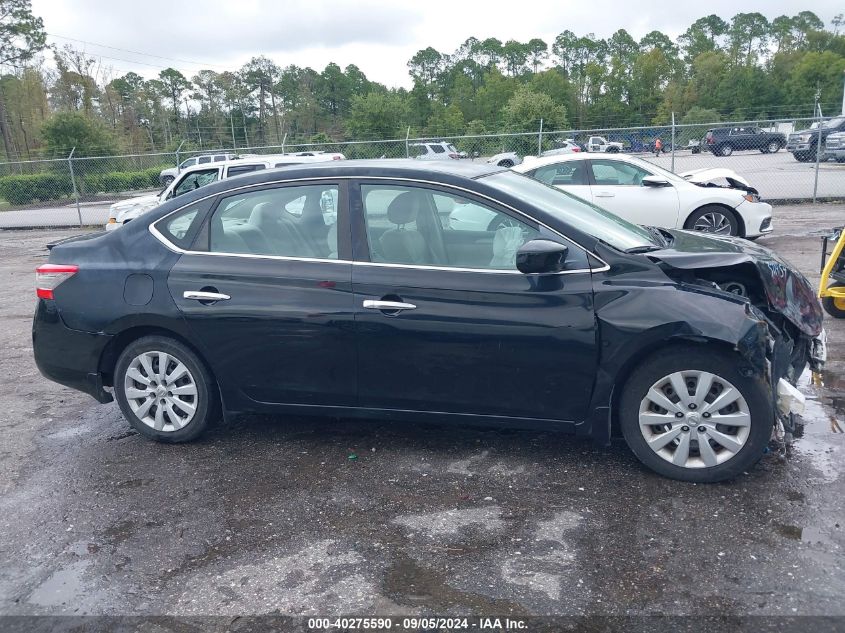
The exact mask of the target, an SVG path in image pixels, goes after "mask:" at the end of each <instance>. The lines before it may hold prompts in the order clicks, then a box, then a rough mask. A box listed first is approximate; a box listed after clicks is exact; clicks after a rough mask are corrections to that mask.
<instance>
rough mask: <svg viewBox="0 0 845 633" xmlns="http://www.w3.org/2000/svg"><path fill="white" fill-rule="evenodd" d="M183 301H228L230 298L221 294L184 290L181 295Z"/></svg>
mask: <svg viewBox="0 0 845 633" xmlns="http://www.w3.org/2000/svg"><path fill="white" fill-rule="evenodd" d="M182 296H183V297H185V299H193V300H195V301H228V300H229V299H231V298H232V297H230V296H229V295H224V294H223V293H222V292H205V291H204V290H186V291H185V292H184V293H182Z"/></svg>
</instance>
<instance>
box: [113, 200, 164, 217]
mask: <svg viewBox="0 0 845 633" xmlns="http://www.w3.org/2000/svg"><path fill="white" fill-rule="evenodd" d="M158 205H159V197H158V196H157V195H149V196H137V197H135V198H129V199H128V200H121V201H120V202H115V203H114V204H113V205H111V206H110V207H109V215H110V216H112V217H117V216H118V215H120V214H125V213H128V212H130V211H147V210H149V209H152V208H153V207H156V206H158Z"/></svg>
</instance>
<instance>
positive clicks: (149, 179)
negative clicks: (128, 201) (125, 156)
mask: <svg viewBox="0 0 845 633" xmlns="http://www.w3.org/2000/svg"><path fill="white" fill-rule="evenodd" d="M159 173H161V169H159V168H158V167H153V168H151V169H144V170H141V171H111V172H108V173H105V174H90V175H87V176H85V179H84V181H85V193H119V192H122V191H134V190H136V189H150V188H155V187H158V185H159V182H158V176H159Z"/></svg>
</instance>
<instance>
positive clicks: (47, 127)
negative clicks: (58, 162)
mask: <svg viewBox="0 0 845 633" xmlns="http://www.w3.org/2000/svg"><path fill="white" fill-rule="evenodd" d="M41 136H42V137H43V138H44V142H45V143H46V144H47V149H48V150H49V151H50V153H51V154H52V155H53V156H55V157H64V156H67V155H68V154H69V153H70V150H71V149H73V148H74V147H75V148H76V151H75V153H74V156H103V155H107V154H114V153H115V152H116V151H117V145H116V143H115V142H114V139H113V138H112V136H111V135H110V134H109V133H108V130H106V128H105V127H103V125H102V124H101V123H99V122H98V121H94V120H92V119H91V118H90V117H87V116H85V115H84V114H83V113H81V112H59V113H57V114H54V115H53V116H52V117H50V118H49V119H48V120H47V121H46V122H45V123H44V125H43V126H42V128H41Z"/></svg>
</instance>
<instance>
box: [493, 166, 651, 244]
mask: <svg viewBox="0 0 845 633" xmlns="http://www.w3.org/2000/svg"><path fill="white" fill-rule="evenodd" d="M484 182H486V183H487V184H489V185H492V186H493V187H495V188H496V189H498V190H499V191H501V192H502V193H507V194H509V195H511V196H513V197H514V198H517V199H518V200H523V201H525V202H526V203H528V204H530V205H532V206H535V207H537V208H538V209H542V210H543V211H545V212H546V213H549V214H550V215H553V216H555V217H556V218H559V219H560V220H561V222H566V223H567V224H569V225H570V226H572V227H574V228H576V229H577V230H579V231H581V232H583V233H586V234H587V235H592V236H593V237H595V238H596V239H598V240H601V241H602V242H604V243H606V244H609V245H610V246H613V247H614V248H617V249H619V250H620V251H628V250H631V249H642V248H644V247H652V248H656V247H658V246H659V245H658V243H657V239H656V238H655V237H654V236H653V235H652V234H651V233H650V232H649V231H647V230H645V229H644V228H642V227H640V226H637V225H636V224H631V223H630V222H628V221H627V220H623V219H622V218H620V217H619V216H617V215H614V214H612V213H610V212H609V211H605V210H604V209H600V208H599V207H597V206H595V205H593V204H590V203H589V202H585V201H583V200H581V199H580V198H577V197H575V196H573V195H572V194H569V193H566V192H565V191H561V190H560V189H556V188H555V187H551V186H549V185H546V184H544V183H542V182H540V181H539V180H534V179H533V178H530V177H528V176H524V175H522V174H517V173H516V172H513V171H502V172H497V173H495V174H492V175H490V176H487V177H486V178H484Z"/></svg>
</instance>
